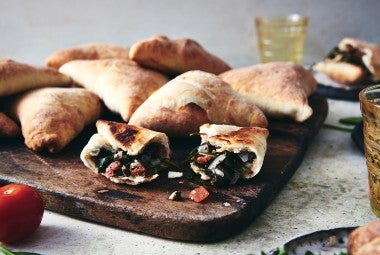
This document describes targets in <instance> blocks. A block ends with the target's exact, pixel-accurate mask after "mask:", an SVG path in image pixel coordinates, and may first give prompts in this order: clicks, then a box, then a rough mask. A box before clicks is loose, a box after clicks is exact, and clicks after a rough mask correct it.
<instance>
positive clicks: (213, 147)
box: [190, 124, 269, 186]
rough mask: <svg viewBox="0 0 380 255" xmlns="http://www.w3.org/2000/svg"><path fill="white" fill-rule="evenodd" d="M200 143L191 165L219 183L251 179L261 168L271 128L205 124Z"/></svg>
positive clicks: (202, 177)
mask: <svg viewBox="0 0 380 255" xmlns="http://www.w3.org/2000/svg"><path fill="white" fill-rule="evenodd" d="M199 134H200V136H201V144H200V146H198V147H197V148H196V149H195V150H194V151H193V152H192V154H191V157H190V167H191V168H192V169H193V171H194V172H195V173H197V174H200V175H201V179H203V180H210V182H211V184H213V185H216V186H226V185H233V184H235V183H236V182H237V180H238V179H239V178H244V179H250V178H252V177H254V176H255V175H256V174H257V173H258V172H259V171H260V169H261V167H262V165H263V162H264V156H265V153H266V149H267V137H268V135H269V132H268V130H267V129H266V128H260V127H238V126H233V125H215V124H211V125H210V124H204V125H202V126H201V127H200V128H199Z"/></svg>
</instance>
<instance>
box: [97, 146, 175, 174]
mask: <svg viewBox="0 0 380 255" xmlns="http://www.w3.org/2000/svg"><path fill="white" fill-rule="evenodd" d="M158 146H159V145H158V144H150V145H148V146H147V147H146V148H145V149H144V151H143V152H142V153H141V154H140V155H128V154H127V151H124V150H121V149H117V150H115V149H112V148H108V149H105V148H102V149H101V150H100V151H99V153H98V155H97V156H96V157H95V164H96V166H97V167H98V169H99V172H101V173H104V174H106V176H107V177H112V176H116V177H130V176H133V177H135V176H143V177H150V176H153V175H155V174H157V173H159V172H160V170H162V169H164V168H166V167H169V166H172V165H173V163H172V162H171V161H170V160H169V159H167V158H160V157H159V155H158V153H157V152H158V151H159V150H160V148H159V147H158Z"/></svg>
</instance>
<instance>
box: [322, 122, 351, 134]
mask: <svg viewBox="0 0 380 255" xmlns="http://www.w3.org/2000/svg"><path fill="white" fill-rule="evenodd" d="M323 126H324V127H325V128H329V129H334V130H339V131H343V132H352V130H353V129H352V128H346V127H341V126H335V125H331V124H326V123H325V124H324V125H323Z"/></svg>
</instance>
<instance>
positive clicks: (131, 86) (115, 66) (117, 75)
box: [59, 59, 169, 122]
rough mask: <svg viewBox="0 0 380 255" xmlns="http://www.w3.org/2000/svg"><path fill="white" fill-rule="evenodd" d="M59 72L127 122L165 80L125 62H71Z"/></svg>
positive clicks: (122, 60) (164, 77) (129, 62)
mask: <svg viewBox="0 0 380 255" xmlns="http://www.w3.org/2000/svg"><path fill="white" fill-rule="evenodd" d="M59 71H60V72H62V73H64V74H66V75H68V76H70V77H72V79H73V80H74V82H75V83H77V84H78V85H80V86H83V87H84V88H86V89H88V90H90V91H92V92H94V93H95V94H97V95H98V96H99V97H100V98H101V99H102V100H103V101H104V104H105V105H106V106H107V107H108V109H110V110H111V111H112V112H114V113H119V114H120V115H121V117H122V118H123V120H124V121H126V122H127V121H128V120H129V118H130V116H131V115H132V113H133V112H134V111H135V110H136V108H137V107H138V106H140V104H142V103H143V102H144V101H145V99H146V98H148V96H149V95H150V94H152V93H153V91H155V90H157V89H158V88H160V87H161V86H162V85H164V84H165V83H166V82H168V80H169V79H168V77H166V76H165V75H163V74H161V73H158V72H156V71H153V70H149V69H146V68H143V67H141V66H139V65H138V64H137V63H136V62H134V61H131V60H126V59H101V60H73V61H70V62H68V63H66V64H64V65H63V66H62V67H61V68H60V69H59Z"/></svg>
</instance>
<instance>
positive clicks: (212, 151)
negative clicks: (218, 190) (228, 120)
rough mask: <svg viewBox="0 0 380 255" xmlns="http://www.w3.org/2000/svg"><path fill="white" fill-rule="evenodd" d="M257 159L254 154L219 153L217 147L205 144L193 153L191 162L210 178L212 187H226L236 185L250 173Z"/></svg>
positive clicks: (190, 158)
mask: <svg viewBox="0 0 380 255" xmlns="http://www.w3.org/2000/svg"><path fill="white" fill-rule="evenodd" d="M255 158H256V155H255V154H254V153H252V152H241V153H238V154H237V153H233V152H230V151H223V152H217V151H216V147H215V146H212V145H210V144H209V143H204V144H201V145H200V146H198V147H197V148H195V149H194V150H193V151H192V153H191V154H190V157H189V160H190V161H191V162H193V163H194V164H195V165H196V166H197V167H198V168H199V169H200V170H201V171H202V172H203V173H204V174H206V175H207V176H208V177H210V183H211V184H212V185H214V186H217V187H225V186H228V185H232V184H235V183H236V182H237V180H238V179H239V177H240V175H241V174H243V173H249V172H250V168H249V165H250V164H251V162H252V161H253V160H254V159H255Z"/></svg>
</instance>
